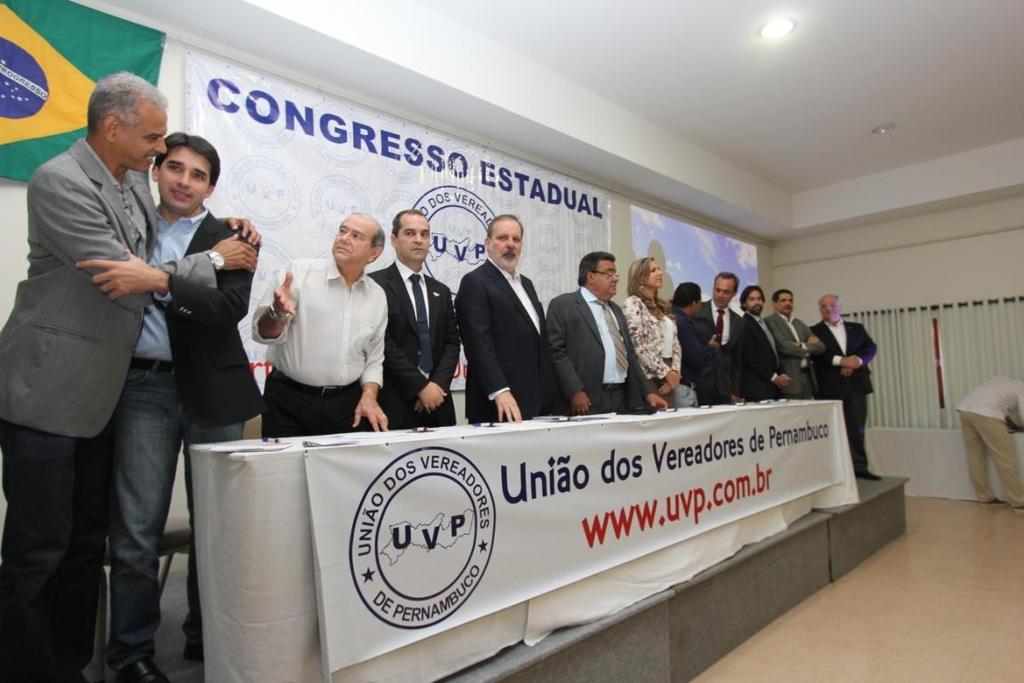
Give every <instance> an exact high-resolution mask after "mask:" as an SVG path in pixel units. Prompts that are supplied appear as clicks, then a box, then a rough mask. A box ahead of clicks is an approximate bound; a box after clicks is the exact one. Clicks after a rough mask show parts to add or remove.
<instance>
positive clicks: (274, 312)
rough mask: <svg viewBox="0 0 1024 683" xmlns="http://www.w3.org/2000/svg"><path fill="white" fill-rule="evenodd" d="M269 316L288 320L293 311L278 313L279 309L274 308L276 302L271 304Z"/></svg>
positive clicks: (268, 311) (272, 318) (268, 310)
mask: <svg viewBox="0 0 1024 683" xmlns="http://www.w3.org/2000/svg"><path fill="white" fill-rule="evenodd" d="M267 317H268V318H270V319H271V320H275V321H277V320H287V319H288V318H290V317H292V314H291V313H278V312H277V309H276V308H274V304H270V308H268V309H267Z"/></svg>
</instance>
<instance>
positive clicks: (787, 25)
mask: <svg viewBox="0 0 1024 683" xmlns="http://www.w3.org/2000/svg"><path fill="white" fill-rule="evenodd" d="M794 28H796V22H794V21H793V20H792V19H786V18H785V17H782V18H779V19H772V20H771V21H769V22H768V23H767V24H765V25H764V26H762V27H761V37H762V38H764V39H765V40H778V39H779V38H785V37H786V36H788V35H789V34H790V33H792V32H793V29H794Z"/></svg>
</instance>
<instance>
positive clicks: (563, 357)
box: [547, 291, 656, 415]
mask: <svg viewBox="0 0 1024 683" xmlns="http://www.w3.org/2000/svg"><path fill="white" fill-rule="evenodd" d="M608 304H609V305H610V306H611V309H612V314H613V315H614V316H615V320H616V322H618V324H619V333H620V334H621V335H622V341H623V342H624V343H625V345H626V356H627V358H628V359H629V367H628V369H627V371H626V386H625V390H626V396H625V401H626V402H625V405H624V406H621V408H625V409H632V408H638V407H641V406H643V405H644V397H645V396H646V395H647V394H649V393H652V392H654V391H656V389H655V388H654V387H651V386H650V385H649V383H648V382H647V380H646V379H645V377H644V370H643V368H642V367H640V361H639V360H638V359H637V357H636V351H635V350H634V349H633V340H632V339H631V338H630V334H629V329H628V328H627V327H626V318H625V316H623V314H622V309H621V308H619V306H618V304H616V303H615V302H614V301H609V302H608ZM547 323H548V340H549V341H550V342H551V361H552V364H553V365H554V368H555V380H556V384H557V388H558V390H559V391H558V394H559V395H558V397H557V398H556V400H555V403H554V409H553V412H556V413H560V414H563V415H568V414H569V412H570V405H569V399H570V398H571V397H572V395H573V394H574V393H576V392H577V391H579V390H581V389H582V390H583V391H586V392H587V396H589V397H590V403H591V406H590V411H591V412H592V413H604V412H611V411H614V410H618V409H619V408H620V406H617V405H614V404H613V403H612V401H611V399H610V397H609V396H608V395H607V394H606V393H605V391H604V388H603V387H604V345H603V344H602V343H601V332H600V331H599V330H598V329H597V322H596V321H595V320H594V314H593V313H592V312H591V310H590V305H589V304H588V303H587V302H586V300H585V299H584V298H583V295H582V294H580V292H579V291H576V292H569V293H568V294H561V295H559V296H556V297H555V298H554V299H552V300H551V303H550V304H549V305H548V320H547Z"/></svg>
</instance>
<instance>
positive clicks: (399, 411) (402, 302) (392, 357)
mask: <svg viewBox="0 0 1024 683" xmlns="http://www.w3.org/2000/svg"><path fill="white" fill-rule="evenodd" d="M391 246H392V247H394V249H395V262H394V263H392V264H391V265H390V266H388V267H387V268H384V269H383V270H378V271H376V272H373V273H370V277H372V278H373V279H374V280H375V281H376V282H377V284H378V285H380V286H381V288H382V289H383V290H384V294H385V295H386V296H387V299H388V327H387V332H386V336H385V337H384V385H383V386H382V387H381V389H380V395H379V396H378V397H377V400H378V402H379V403H380V407H381V408H382V409H383V410H384V412H385V414H387V416H388V425H389V428H390V429H412V428H414V427H445V426H449V425H453V424H455V406H454V405H453V404H452V397H451V394H450V393H449V390H450V388H451V384H452V377H453V376H454V375H455V368H456V367H457V366H458V364H459V349H460V344H461V342H460V340H459V328H458V325H457V324H456V321H455V308H454V306H453V305H452V293H451V290H449V289H448V288H447V287H446V286H445V285H444V284H443V283H441V282H439V281H437V280H435V279H434V278H432V277H430V276H429V275H427V271H426V268H424V267H423V265H424V263H425V261H426V259H427V254H428V253H429V252H430V223H429V222H428V221H427V218H426V216H424V215H423V214H422V213H420V212H419V211H416V210H415V209H407V210H405V211H400V212H399V213H398V214H397V215H396V216H395V218H394V220H393V221H392V222H391Z"/></svg>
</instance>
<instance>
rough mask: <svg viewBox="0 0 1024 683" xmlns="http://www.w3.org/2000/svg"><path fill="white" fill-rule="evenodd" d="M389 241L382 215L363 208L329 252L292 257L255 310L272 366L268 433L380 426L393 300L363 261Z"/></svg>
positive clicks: (255, 331) (257, 333)
mask: <svg viewBox="0 0 1024 683" xmlns="http://www.w3.org/2000/svg"><path fill="white" fill-rule="evenodd" d="M383 249H384V230H383V229H382V228H381V226H380V223H378V222H377V221H376V220H374V219H373V218H372V217H370V216H367V215H366V214H362V213H354V214H352V215H351V216H349V217H348V218H346V219H345V220H343V221H342V222H341V226H340V227H339V228H338V234H337V235H336V236H335V238H334V245H333V247H332V249H331V251H332V255H331V257H330V258H323V259H305V260H298V261H293V262H292V263H291V265H290V266H289V268H288V269H287V270H286V272H285V273H284V275H283V276H279V277H277V278H276V279H275V280H274V281H275V282H281V284H280V286H278V287H276V288H268V289H267V292H266V294H265V295H264V296H263V300H262V302H261V303H260V305H259V307H257V309H256V312H255V313H254V314H253V317H252V320H253V323H252V325H253V326H252V336H253V339H254V340H256V341H258V342H260V343H261V344H267V345H268V346H269V347H270V349H269V350H268V351H267V360H268V361H270V363H271V365H272V366H273V368H274V369H273V371H272V372H271V373H270V375H268V376H267V383H266V387H265V390H264V402H265V403H266V412H264V413H263V436H264V437H278V436H286V437H287V436H311V435H315V434H338V433H342V432H351V431H356V430H359V429H363V430H365V429H370V428H372V429H373V430H374V431H383V430H386V429H387V428H388V419H387V416H386V415H385V414H384V411H383V410H381V407H380V405H379V404H378V402H377V392H378V391H380V387H381V384H382V382H383V375H384V332H385V330H386V328H387V321H388V302H387V297H386V296H385V294H384V290H383V289H381V287H380V285H378V284H377V283H376V282H374V281H373V280H372V279H371V278H370V277H369V276H368V275H367V274H366V266H367V265H369V264H370V263H372V262H373V261H374V260H376V259H377V257H379V256H380V254H381V251H383Z"/></svg>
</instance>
